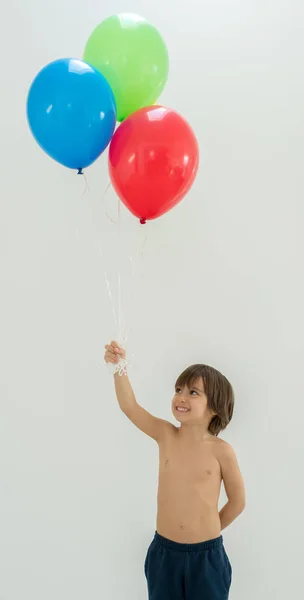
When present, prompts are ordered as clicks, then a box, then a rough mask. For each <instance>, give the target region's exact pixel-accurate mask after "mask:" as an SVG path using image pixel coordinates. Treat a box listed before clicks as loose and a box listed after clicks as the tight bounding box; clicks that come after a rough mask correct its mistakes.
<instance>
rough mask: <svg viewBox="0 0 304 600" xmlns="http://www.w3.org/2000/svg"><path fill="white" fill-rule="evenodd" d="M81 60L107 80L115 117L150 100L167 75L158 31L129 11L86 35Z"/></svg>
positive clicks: (162, 42)
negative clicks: (86, 39) (113, 100)
mask: <svg viewBox="0 0 304 600" xmlns="http://www.w3.org/2000/svg"><path fill="white" fill-rule="evenodd" d="M83 58H84V60H85V62H87V63H89V64H90V65H92V66H93V67H95V68H96V69H98V71H100V72H101V73H102V74H103V75H104V76H105V78H106V79H107V80H108V82H109V84H110V86H111V88H112V90H113V93H114V96H115V100H116V106H117V119H118V121H123V120H124V119H125V118H126V117H128V116H129V115H130V114H131V113H133V112H134V111H136V110H138V109H139V108H142V107H143V106H149V105H151V104H154V102H155V101H156V100H157V98H158V97H159V96H160V94H161V92H162V90H163V89H164V87H165V84H166V81H167V79H168V71H169V57H168V51H167V48H166V46H165V43H164V41H163V39H162V37H161V35H160V33H159V32H158V31H157V29H155V27H153V25H150V23H148V21H146V20H145V19H143V18H142V17H139V16H138V15H133V14H128V13H124V14H120V15H114V16H112V17H109V18H108V19H106V20H105V21H103V22H102V23H100V25H98V26H97V27H96V29H95V30H94V31H93V33H92V34H91V36H90V37H89V39H88V41H87V44H86V47H85V51H84V57H83Z"/></svg>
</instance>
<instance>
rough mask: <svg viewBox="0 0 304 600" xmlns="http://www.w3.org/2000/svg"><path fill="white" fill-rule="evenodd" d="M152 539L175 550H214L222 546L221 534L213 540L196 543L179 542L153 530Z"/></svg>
mask: <svg viewBox="0 0 304 600" xmlns="http://www.w3.org/2000/svg"><path fill="white" fill-rule="evenodd" d="M154 541H155V542H158V543H159V544H161V545H162V546H165V547H166V548H169V549H170V550H174V551H175V552H176V551H177V552H201V551H204V550H214V549H216V548H221V547H222V546H223V536H220V537H218V538H215V539H214V540H207V541H206V542H198V543H196V544H181V543H180V542H173V541H172V540H167V538H164V537H163V536H162V535H160V534H159V533H157V531H156V532H155V536H154Z"/></svg>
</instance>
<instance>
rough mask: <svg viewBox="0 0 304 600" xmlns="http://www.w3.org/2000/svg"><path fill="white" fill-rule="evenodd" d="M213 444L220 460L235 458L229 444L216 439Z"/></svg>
mask: <svg viewBox="0 0 304 600" xmlns="http://www.w3.org/2000/svg"><path fill="white" fill-rule="evenodd" d="M212 442H213V443H214V451H215V452H216V454H217V456H218V458H234V457H235V452H234V450H233V448H232V446H231V444H229V443H228V442H226V441H225V440H223V439H221V438H219V437H214V438H213V440H212Z"/></svg>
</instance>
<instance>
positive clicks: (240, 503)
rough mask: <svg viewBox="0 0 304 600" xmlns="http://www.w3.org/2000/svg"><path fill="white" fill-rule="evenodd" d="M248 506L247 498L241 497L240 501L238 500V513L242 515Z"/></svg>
mask: <svg viewBox="0 0 304 600" xmlns="http://www.w3.org/2000/svg"><path fill="white" fill-rule="evenodd" d="M245 508H246V499H245V498H241V499H240V500H239V501H238V502H237V510H238V514H239V515H240V514H241V513H242V512H244V510H245Z"/></svg>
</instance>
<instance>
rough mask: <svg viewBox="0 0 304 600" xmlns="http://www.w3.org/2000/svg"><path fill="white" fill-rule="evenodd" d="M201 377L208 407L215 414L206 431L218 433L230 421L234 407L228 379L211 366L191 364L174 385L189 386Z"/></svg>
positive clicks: (231, 389)
mask: <svg viewBox="0 0 304 600" xmlns="http://www.w3.org/2000/svg"><path fill="white" fill-rule="evenodd" d="M199 378H202V380H203V382H204V389H205V394H206V396H207V402H208V407H209V408H210V410H212V412H214V413H215V416H214V417H212V419H211V421H210V423H209V427H208V431H210V433H212V434H213V435H216V436H217V435H218V434H219V433H220V431H223V429H225V427H227V425H228V424H229V423H230V421H231V419H232V416H233V409H234V393H233V388H232V386H231V384H230V383H229V381H228V379H226V377H224V375H222V373H220V372H219V371H217V370H216V369H213V367H208V366H207V365H193V366H191V367H188V369H186V370H185V371H184V372H183V373H182V374H181V375H180V376H179V378H178V379H177V382H176V384H175V385H176V387H180V388H183V387H184V386H186V385H187V386H188V388H191V386H192V385H193V384H194V381H195V380H196V379H199Z"/></svg>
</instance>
